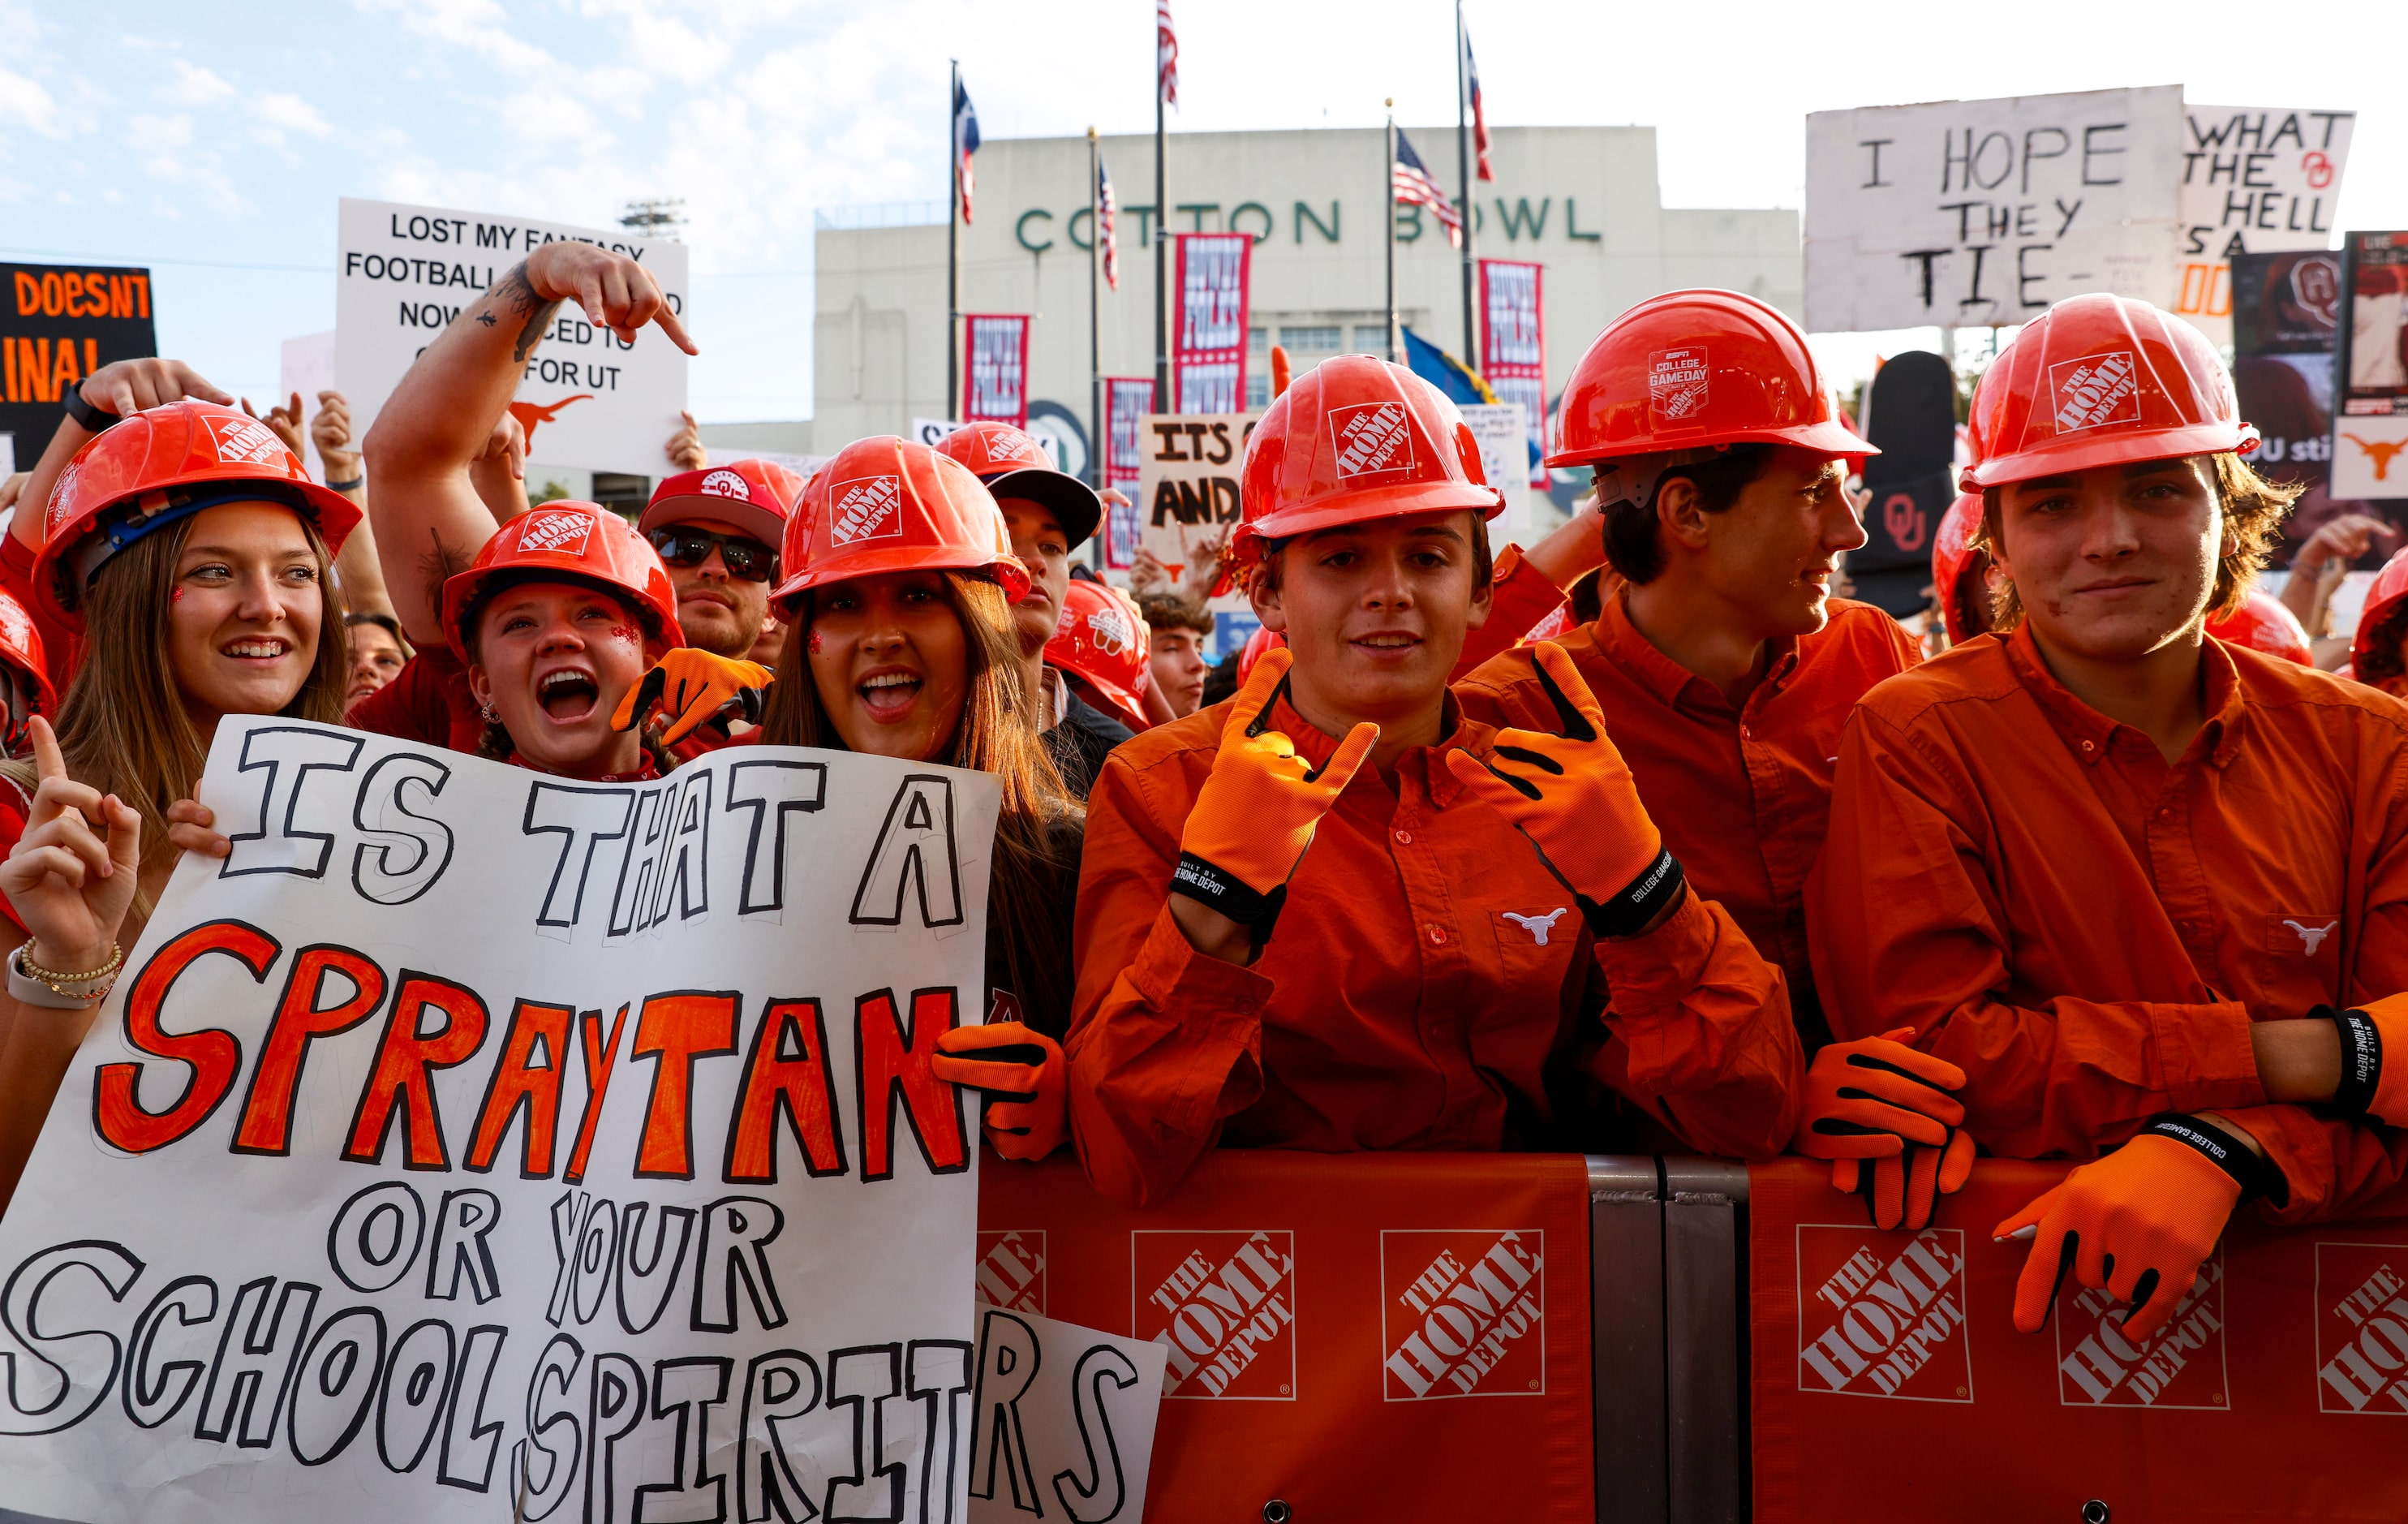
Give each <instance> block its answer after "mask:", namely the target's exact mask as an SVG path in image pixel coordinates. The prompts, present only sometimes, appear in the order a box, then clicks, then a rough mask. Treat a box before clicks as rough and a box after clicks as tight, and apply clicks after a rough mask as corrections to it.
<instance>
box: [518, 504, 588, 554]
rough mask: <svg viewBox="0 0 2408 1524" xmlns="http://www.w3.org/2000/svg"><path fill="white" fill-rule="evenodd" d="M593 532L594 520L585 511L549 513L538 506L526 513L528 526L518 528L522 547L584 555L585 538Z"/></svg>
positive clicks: (522, 548)
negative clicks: (583, 512)
mask: <svg viewBox="0 0 2408 1524" xmlns="http://www.w3.org/2000/svg"><path fill="white" fill-rule="evenodd" d="M593 533H594V521H593V520H592V519H590V518H588V517H586V516H585V515H584V514H582V513H547V512H545V511H544V510H541V509H538V510H535V511H534V512H533V513H530V514H528V515H527V518H526V527H525V528H523V529H522V530H520V531H519V549H520V550H523V551H553V552H557V553H558V554H562V555H583V554H585V541H586V539H587V537H589V536H591V535H592V534H593Z"/></svg>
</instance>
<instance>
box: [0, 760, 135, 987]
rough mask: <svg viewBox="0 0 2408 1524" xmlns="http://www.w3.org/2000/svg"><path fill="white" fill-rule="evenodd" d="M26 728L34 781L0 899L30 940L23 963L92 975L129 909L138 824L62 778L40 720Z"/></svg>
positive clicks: (113, 801) (0, 868)
mask: <svg viewBox="0 0 2408 1524" xmlns="http://www.w3.org/2000/svg"><path fill="white" fill-rule="evenodd" d="M29 728H30V729H31V730H32V733H33V740H34V767H35V772H36V777H37V779H38V782H37V784H36V787H35V789H34V809H33V812H32V813H31V814H30V815H28V816H27V817H26V820H25V831H24V834H23V835H22V836H21V837H19V838H18V840H17V845H16V847H15V848H14V849H13V850H12V851H10V853H9V854H8V860H7V862H6V863H0V891H5V892H6V893H7V896H8V903H9V905H10V906H11V907H12V908H13V909H14V910H15V911H16V913H17V918H18V919H19V920H20V921H22V923H23V924H24V926H25V928H26V929H27V930H29V931H31V932H32V933H33V934H34V947H33V951H32V953H31V954H29V955H28V956H31V957H32V958H33V960H34V961H35V962H36V963H37V964H39V965H41V966H42V967H44V968H48V969H58V970H65V971H69V972H76V971H80V970H86V969H96V968H99V967H100V966H101V965H102V964H104V963H107V962H108V959H109V956H110V953H111V949H112V948H113V947H114V946H115V945H116V942H117V931H118V927H120V926H122V925H123V923H124V920H125V912H126V908H127V907H128V906H130V905H131V904H133V902H134V889H135V882H136V879H137V878H138V877H139V876H140V868H141V857H142V817H141V815H139V814H138V813H136V812H135V809H134V807H133V806H132V805H130V804H127V803H126V802H125V801H124V800H122V799H121V798H118V797H117V796H116V795H114V794H110V795H107V796H103V795H102V794H101V793H100V791H99V790H97V789H95V788H93V787H91V786H90V785H88V784H79V783H77V782H76V781H75V780H74V779H72V778H70V777H68V776H67V765H66V759H65V757H64V756H62V755H60V754H59V741H58V737H57V736H56V735H54V734H52V732H51V730H50V722H49V721H48V720H45V719H43V718H41V717H40V716H38V715H36V717H35V718H34V720H33V722H32V724H31V726H30V727H29ZM94 822H98V823H99V827H100V829H95V828H94V824H93V823H94ZM101 829H105V830H106V831H107V832H108V835H107V836H106V837H105V838H104V837H103V836H102V835H101V833H100V832H101Z"/></svg>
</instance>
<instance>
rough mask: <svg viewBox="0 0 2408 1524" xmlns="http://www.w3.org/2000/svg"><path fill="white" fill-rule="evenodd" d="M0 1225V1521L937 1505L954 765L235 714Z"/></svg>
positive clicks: (940, 1507) (966, 1131)
mask: <svg viewBox="0 0 2408 1524" xmlns="http://www.w3.org/2000/svg"><path fill="white" fill-rule="evenodd" d="M200 798H201V799H202V800H203V802H205V803H207V804H208V806H209V807H210V808H211V809H213V810H214V811H216V812H217V817H218V820H219V822H220V824H221V826H222V827H223V828H225V829H226V830H227V831H228V833H229V834H230V835H231V837H232V838H233V841H234V851H233V854H232V855H231V856H229V857H227V858H225V859H224V860H222V862H211V861H205V860H203V859H200V858H197V857H194V858H188V859H186V860H185V861H184V862H183V864H182V865H181V866H180V867H179V869H178V870H177V872H176V875H175V877H174V878H173V879H172V880H171V881H170V883H169V884H168V886H167V889H166V891H165V894H164V895H163V896H162V898H161V901H160V904H159V908H158V911H157V913H155V914H154V915H153V916H152V917H151V919H150V925H149V927H147V929H146V930H145V932H144V934H143V937H142V940H141V942H140V944H139V945H138V946H136V948H135V949H134V950H133V953H132V955H131V956H129V957H128V958H127V960H126V973H125V977H124V978H123V980H122V982H121V983H120V984H119V985H118V986H117V989H116V991H115V992H114V993H113V994H112V995H111V996H110V998H109V1000H108V1003H107V1004H106V1005H105V1006H104V1007H103V1009H102V1012H101V1014H100V1017H99V1019H98V1020H97V1022H96V1023H95V1025H94V1027H93V1032H92V1035H91V1036H90V1037H89V1039H88V1040H87V1041H86V1042H85V1043H84V1046H83V1048H82V1050H81V1052H80V1053H79V1055H78V1056H77V1058H76V1060H75V1063H74V1066H73V1067H72V1069H71V1070H70V1071H69V1072H68V1074H67V1077H66V1080H65V1085H63V1086H62V1088H61V1090H60V1093H59V1099H58V1102H57V1104H56V1105H55V1106H54V1107H53V1108H52V1110H51V1113H50V1117H49V1120H48V1123H47V1125H46V1126H45V1128H44V1129H43V1132H42V1134H41V1139H40V1143H39V1145H38V1147H37V1148H36V1152H35V1155H34V1158H33V1162H32V1165H31V1167H30V1168H29V1170H28V1171H27V1172H26V1175H25V1178H24V1183H23V1185H22V1187H21V1189H20V1190H19V1192H18V1194H17V1198H16V1201H15V1202H14V1204H13V1206H12V1207H11V1209H10V1211H9V1214H8V1216H7V1219H6V1222H5V1224H0V1501H4V1502H5V1503H6V1504H7V1506H8V1507H12V1508H20V1509H24V1510H27V1511H29V1512H32V1513H36V1514H40V1515H45V1516H54V1517H65V1518H78V1519H96V1518H127V1517H136V1516H137V1515H138V1516H139V1517H142V1518H144V1519H160V1520H186V1519H193V1520H199V1519H208V1520H220V1519H226V1518H236V1517H238V1518H243V1519H246V1520H255V1521H260V1524H274V1521H283V1520H292V1521H294V1524H305V1521H306V1524H322V1521H323V1520H325V1519H327V1518H329V1517H341V1518H342V1519H344V1520H346V1521H347V1524H383V1521H394V1520H428V1519H435V1518H490V1519H509V1518H512V1517H519V1518H526V1519H546V1518H549V1519H556V1520H578V1521H590V1524H601V1521H606V1520H608V1521H627V1520H641V1519H652V1520H667V1519H685V1520H695V1519H718V1520H759V1519H781V1520H785V1521H787V1524H797V1521H801V1520H806V1519H810V1518H814V1517H822V1516H824V1517H828V1518H857V1519H870V1518H882V1519H898V1520H899V1519H910V1520H912V1521H914V1524H923V1521H925V1524H951V1521H953V1520H958V1519H961V1518H962V1517H963V1512H962V1509H963V1505H964V1488H965V1482H966V1478H967V1456H968V1438H969V1436H968V1403H969V1399H970V1395H971V1391H972V1388H973V1387H974V1386H975V1384H976V1380H977V1370H976V1367H975V1365H974V1363H973V1359H972V1356H973V1344H972V1339H973V1330H972V1327H971V1317H972V1310H973V1307H972V1293H973V1282H972V1277H973V1273H974V1263H975V1252H974V1245H975V1213H976V1195H977V1182H976V1172H975V1170H974V1168H973V1160H974V1158H975V1147H974V1144H975V1141H976V1140H975V1134H974V1131H973V1130H972V1127H971V1122H972V1118H971V1116H970V1115H969V1114H968V1105H967V1102H966V1101H965V1100H963V1099H962V1098H961V1097H960V1095H959V1094H958V1092H957V1091H956V1090H955V1089H954V1087H953V1086H952V1085H940V1084H939V1083H937V1082H936V1081H935V1080H934V1079H933V1078H932V1076H931V1075H930V1073H929V1070H928V1065H927V1059H928V1056H929V1053H930V1051H931V1049H932V1048H933V1047H934V1044H935V1042H936V1039H937V1036H938V1034H939V1033H940V1032H942V1031H943V1030H945V1029H946V1028H950V1027H953V1026H955V1025H958V1024H960V1023H962V1022H964V1021H966V1020H969V1021H974V1020H976V1019H977V1013H978V1012H979V1011H980V1010H981V1009H982V1003H983V1002H982V1001H980V1000H978V999H972V998H970V997H971V996H972V994H973V992H975V991H976V990H977V989H978V988H979V986H980V982H981V972H982V965H983V953H982V948H983V935H982V927H983V924H984V917H985V909H986V861H987V854H988V845H987V843H988V842H989V841H991V839H992V832H993V828H994V823H995V817H996V785H995V784H994V782H993V781H992V779H990V778H988V777H987V776H986V775H984V774H980V773H969V772H960V771H955V770H953V769H942V768H930V767H925V766H917V767H915V766H910V765H907V764H904V763H900V762H895V761H889V760H884V759H881V758H876V757H867V756H856V755H839V754H832V753H824V752H809V751H801V750H785V749H770V748H762V749H759V750H757V751H753V752H750V753H746V752H736V753H727V754H722V756H721V757H719V758H714V759H711V760H710V761H706V762H702V763H695V764H690V765H688V766H687V767H685V768H683V769H680V770H679V771H678V772H677V773H676V774H674V775H673V776H672V777H670V778H668V779H666V780H662V781H659V782H656V783H651V784H578V783H571V782H567V781H565V780H560V779H554V778H548V777H543V776H540V775H538V774H534V773H529V772H525V771H521V770H517V769H509V768H505V767H501V766H498V765H495V764H492V763H487V762H482V761H479V760H476V759H473V758H467V757H462V756H459V755H452V754H448V753H433V752H428V751H424V750H421V749H418V748H413V747H410V746H406V745H400V744H396V743H394V742H390V741H387V740H381V739H379V738H376V737H370V736H363V735H361V734H359V733H357V732H353V731H344V730H337V729H333V728H329V727H323V726H308V725H303V724H298V723H294V722H291V721H283V720H276V719H265V720H253V721H250V722H247V723H244V724H237V723H236V722H235V721H232V720H229V721H228V722H227V723H225V724H224V725H222V726H220V727H219V730H218V735H217V740H216V743H215V746H214V747H213V749H212V751H211V754H210V762H209V767H208V774H207V776H206V777H205V778H204V779H203V781H202V784H201V789H200Z"/></svg>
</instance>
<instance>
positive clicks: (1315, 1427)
mask: <svg viewBox="0 0 2408 1524" xmlns="http://www.w3.org/2000/svg"><path fill="white" fill-rule="evenodd" d="M979 1229H980V1231H979V1247H980V1269H979V1275H978V1285H979V1295H980V1298H981V1300H982V1301H985V1302H987V1303H988V1304H990V1305H996V1306H1003V1307H1008V1308H1011V1309H1013V1310H1016V1311H1021V1312H1025V1313H1033V1314H1038V1315H1041V1316H1047V1317H1053V1318H1061V1319H1067V1320H1068V1321H1070V1322H1073V1323H1079V1324H1084V1325H1086V1326H1088V1327H1090V1328H1095V1329H1100V1330H1107V1331H1111V1332H1121V1333H1127V1334H1130V1335H1132V1336H1134V1337H1136V1338H1140V1339H1151V1340H1154V1341H1155V1342H1156V1343H1158V1344H1162V1345H1163V1346H1164V1348H1165V1349H1166V1351H1167V1352H1168V1357H1169V1359H1168V1378H1167V1381H1166V1387H1165V1395H1164V1399H1163V1403H1162V1412H1161V1417H1160V1420H1159V1423H1158V1425H1157V1427H1156V1430H1155V1438H1154V1467H1153V1479H1152V1483H1151V1486H1150V1488H1149V1492H1148V1503H1147V1507H1146V1515H1145V1517H1147V1518H1148V1519H1149V1520H1152V1521H1154V1524H1183V1521H1186V1520H1207V1519H1249V1518H1262V1517H1270V1516H1269V1515H1268V1514H1267V1513H1266V1512H1265V1508H1264V1505H1265V1504H1266V1503H1268V1502H1271V1501H1273V1500H1278V1501H1280V1502H1285V1503H1286V1504H1287V1505H1288V1507H1289V1510H1290V1515H1289V1517H1296V1518H1298V1519H1307V1520H1310V1519H1375V1518H1398V1519H1404V1518H1413V1519H1425V1518H1511V1519H1514V1520H1517V1521H1518V1520H1541V1519H1560V1520H1566V1521H1570V1520H1572V1519H1590V1518H1594V1517H1596V1505H1595V1501H1594V1500H1595V1493H1596V1476H1595V1473H1594V1471H1593V1466H1594V1461H1593V1459H1592V1443H1591V1434H1590V1412H1591V1405H1590V1394H1589V1382H1590V1364H1589V1275H1588V1183H1587V1174H1586V1170H1585V1165H1584V1162H1583V1161H1582V1160H1581V1159H1580V1158H1579V1157H1577V1156H1571V1155H1528V1154H1525V1155H1512V1154H1456V1155H1438V1154H1410V1155H1407V1154H1354V1155H1323V1154H1299V1153H1287V1152H1279V1151H1273V1150H1269V1149H1262V1150H1254V1149H1224V1150H1220V1151H1218V1152H1215V1153H1211V1154H1208V1155H1206V1156H1205V1157H1203V1159H1202V1160H1201V1161H1200V1162H1198V1164H1197V1167H1196V1172H1195V1173H1194V1174H1192V1175H1190V1176H1189V1177H1188V1179H1187V1182H1186V1184H1185V1185H1183V1186H1181V1187H1180V1189H1179V1192H1178V1194H1177V1195H1175V1196H1174V1197H1172V1198H1171V1200H1170V1201H1168V1202H1166V1203H1164V1204H1162V1205H1160V1206H1155V1207H1152V1208H1149V1209H1147V1210H1145V1211H1142V1212H1140V1211H1131V1210H1128V1209H1125V1208H1122V1207H1119V1206H1117V1205H1114V1204H1111V1203H1110V1202H1107V1201H1104V1200H1102V1199H1101V1198H1099V1197H1098V1196H1097V1194H1096V1193H1095V1191H1094V1190H1093V1189H1092V1188H1090V1187H1089V1186H1088V1185H1087V1183H1086V1179H1085V1177H1084V1176H1083V1175H1082V1173H1081V1172H1080V1171H1079V1168H1078V1165H1077V1163H1076V1161H1075V1160H1073V1159H1071V1158H1069V1157H1067V1156H1056V1157H1054V1159H1053V1160H1051V1161H1050V1162H1048V1163H1046V1164H1043V1165H1039V1166H1034V1167H1031V1166H1025V1165H1016V1164H997V1163H996V1162H995V1161H993V1160H989V1161H988V1162H987V1164H986V1166H985V1167H984V1169H983V1170H982V1174H981V1180H980V1189H979ZM998 1486H999V1487H1000V1484H998Z"/></svg>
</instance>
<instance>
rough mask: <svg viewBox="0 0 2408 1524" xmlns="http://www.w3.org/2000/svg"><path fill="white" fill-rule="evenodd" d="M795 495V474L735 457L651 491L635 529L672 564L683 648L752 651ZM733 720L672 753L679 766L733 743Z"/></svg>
mask: <svg viewBox="0 0 2408 1524" xmlns="http://www.w3.org/2000/svg"><path fill="white" fill-rule="evenodd" d="M801 491H802V480H801V478H799V477H797V476H796V474H795V473H794V472H792V471H790V470H788V469H786V468H785V467H782V466H780V465H778V464H776V463H775V462H772V461H766V460H738V461H732V462H730V463H729V464H727V465H725V466H713V467H708V468H706V469H703V470H698V471H681V472H680V473H679V474H677V475H676V476H672V477H668V478H666V479H665V480H663V482H661V484H660V486H659V488H658V489H657V490H655V491H654V492H653V494H652V502H651V503H650V504H649V505H648V506H646V508H645V509H644V515H643V517H642V518H640V519H638V521H637V523H636V527H637V528H638V529H639V530H641V531H642V532H643V535H644V538H645V539H649V540H651V541H652V549H654V550H656V551H658V552H660V553H661V559H662V561H664V562H666V563H667V566H668V568H669V582H670V584H671V585H672V586H674V587H675V588H676V589H677V598H678V624H679V625H681V627H682V628H683V629H684V630H685V639H686V643H687V644H688V645H690V646H693V647H695V649H697V650H701V651H707V652H710V654H712V655H715V656H724V657H727V658H729V659H730V660H742V659H743V658H745V657H746V656H748V655H749V654H751V653H752V650H753V642H754V641H755V640H759V639H760V637H761V628H762V626H763V625H765V624H766V623H767V620H768V618H769V589H770V587H771V586H772V585H774V584H775V583H776V582H777V578H778V546H779V543H780V541H781V539H783V538H784V535H785V530H786V513H787V510H788V507H789V505H791V504H792V503H793V502H794V501H795V499H796V497H797V496H800V494H801ZM729 724H730V721H729V718H728V716H727V715H726V714H724V713H723V714H721V715H719V716H716V717H714V718H712V719H710V720H708V721H706V722H704V723H703V724H702V725H700V726H697V727H696V728H695V730H694V731H693V732H692V733H691V734H690V735H688V736H686V737H684V738H683V739H681V740H678V741H676V742H675V743H674V744H673V745H672V746H671V747H670V750H671V751H673V752H675V753H677V754H678V755H679V756H680V757H681V759H685V760H691V759H692V758H693V757H695V756H697V755H701V754H702V753H705V752H710V751H716V750H717V749H718V748H720V747H722V746H724V745H726V744H727V742H728V740H730V739H731V737H730V734H729Z"/></svg>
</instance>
